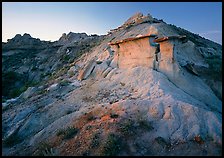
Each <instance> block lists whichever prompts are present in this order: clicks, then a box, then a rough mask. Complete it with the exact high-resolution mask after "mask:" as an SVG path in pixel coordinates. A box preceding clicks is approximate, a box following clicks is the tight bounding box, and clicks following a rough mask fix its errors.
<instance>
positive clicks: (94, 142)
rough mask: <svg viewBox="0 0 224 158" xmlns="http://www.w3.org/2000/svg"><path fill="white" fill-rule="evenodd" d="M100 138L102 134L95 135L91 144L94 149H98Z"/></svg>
mask: <svg viewBox="0 0 224 158" xmlns="http://www.w3.org/2000/svg"><path fill="white" fill-rule="evenodd" d="M99 138H100V133H95V134H94V136H93V139H92V142H91V147H92V148H96V147H98V146H99V144H100V140H99Z"/></svg>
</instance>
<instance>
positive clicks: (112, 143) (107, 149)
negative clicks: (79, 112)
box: [103, 133, 122, 156]
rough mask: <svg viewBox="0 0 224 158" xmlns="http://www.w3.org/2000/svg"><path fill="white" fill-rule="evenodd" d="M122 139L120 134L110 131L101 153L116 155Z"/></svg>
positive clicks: (119, 149)
mask: <svg viewBox="0 0 224 158" xmlns="http://www.w3.org/2000/svg"><path fill="white" fill-rule="evenodd" d="M121 141H122V139H121V137H120V136H118V135H115V134H114V133H110V134H109V135H108V137H107V141H106V145H105V146H104V152H103V154H104V155H105V156H115V155H117V154H118V153H119V152H120V151H121V148H122V145H121V144H122V143H121Z"/></svg>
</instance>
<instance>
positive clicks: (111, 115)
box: [110, 114, 119, 118]
mask: <svg viewBox="0 0 224 158" xmlns="http://www.w3.org/2000/svg"><path fill="white" fill-rule="evenodd" d="M118 116H119V115H118V114H110V117H111V118H118Z"/></svg>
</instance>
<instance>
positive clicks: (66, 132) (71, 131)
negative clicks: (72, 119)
mask: <svg viewBox="0 0 224 158" xmlns="http://www.w3.org/2000/svg"><path fill="white" fill-rule="evenodd" d="M78 131H79V130H78V129H77V128H75V127H68V128H67V129H61V130H59V131H58V132H57V136H61V135H62V136H63V137H62V138H63V139H71V138H73V137H74V136H75V135H76V134H77V133H78Z"/></svg>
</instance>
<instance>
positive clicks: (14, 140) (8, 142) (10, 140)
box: [2, 132, 22, 147]
mask: <svg viewBox="0 0 224 158" xmlns="http://www.w3.org/2000/svg"><path fill="white" fill-rule="evenodd" d="M21 141H22V140H21V138H20V137H19V136H18V135H17V133H16V132H15V133H13V134H11V135H10V136H9V137H7V138H6V139H5V140H3V142H2V144H3V146H5V147H12V146H13V145H15V144H18V143H20V142H21Z"/></svg>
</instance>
